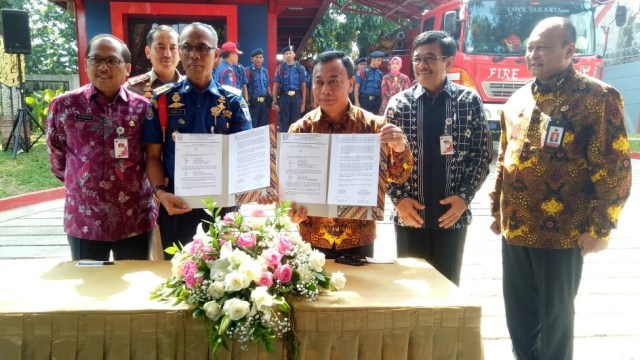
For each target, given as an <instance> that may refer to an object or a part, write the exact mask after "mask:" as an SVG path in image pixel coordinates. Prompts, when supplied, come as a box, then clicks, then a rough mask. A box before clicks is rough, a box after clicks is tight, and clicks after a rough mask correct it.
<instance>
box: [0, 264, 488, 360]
mask: <svg viewBox="0 0 640 360" xmlns="http://www.w3.org/2000/svg"><path fill="white" fill-rule="evenodd" d="M0 271H2V273H3V274H16V275H15V276H11V279H9V281H5V282H4V283H3V284H0V358H2V359H11V360H12V359H16V360H21V359H29V360H30V359H114V360H115V359H117V360H121V359H186V360H199V359H213V356H211V355H210V354H209V352H208V347H207V340H206V336H205V330H204V326H203V324H202V320H201V319H194V318H192V316H191V312H190V311H189V310H187V309H183V308H173V307H171V306H169V305H168V304H164V303H158V302H155V301H152V300H150V299H149V294H150V293H151V291H152V290H153V289H154V288H155V287H156V286H157V285H158V284H160V283H161V282H162V280H163V279H164V278H166V277H167V276H168V275H169V273H170V269H169V263H167V262H144V261H126V262H125V261H123V262H117V263H116V265H113V266H104V267H92V268H80V267H77V266H75V264H74V263H71V262H69V263H62V264H57V265H56V264H53V266H52V264H51V263H49V264H48V265H47V264H46V263H44V264H43V263H42V260H38V261H2V262H0ZM327 271H328V273H331V272H332V271H343V272H344V273H345V274H346V276H347V286H346V288H345V289H344V290H343V291H341V292H337V293H330V294H325V295H322V296H320V298H319V299H318V301H316V302H313V303H307V302H296V303H294V307H295V310H296V331H297V335H298V338H299V340H300V341H301V346H300V350H301V354H302V357H301V358H302V359H311V360H313V359H354V360H355V359H393V360H396V359H420V360H429V359H437V360H440V359H442V360H448V359H471V360H475V359H483V358H484V357H483V350H482V336H481V332H480V321H481V309H480V307H479V306H476V305H472V303H470V302H469V300H468V299H467V298H466V297H465V296H464V295H463V294H461V293H460V292H459V291H458V289H457V288H456V287H455V286H454V285H453V284H451V283H449V282H448V281H447V280H446V279H445V278H444V277H442V275H440V274H439V273H437V272H436V271H435V270H434V269H433V268H431V266H429V265H428V264H427V263H425V262H423V261H421V260H415V259H399V260H398V263H396V264H389V265H367V266H365V267H362V268H355V267H349V266H346V265H339V264H334V263H333V262H331V263H329V262H328V263H327ZM220 355H221V356H220V358H221V359H284V358H285V356H284V351H283V348H282V344H281V343H280V342H278V343H276V346H275V351H274V352H273V353H270V354H269V353H266V352H265V350H264V348H263V347H262V346H257V345H251V346H249V348H248V349H246V350H241V349H240V348H239V346H238V344H233V348H232V349H231V351H224V352H222V353H221V354H220Z"/></svg>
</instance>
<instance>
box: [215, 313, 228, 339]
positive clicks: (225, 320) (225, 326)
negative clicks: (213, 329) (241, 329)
mask: <svg viewBox="0 0 640 360" xmlns="http://www.w3.org/2000/svg"><path fill="white" fill-rule="evenodd" d="M229 326H231V317H229V315H225V316H224V317H223V318H222V321H220V327H219V328H218V335H223V334H224V332H225V331H227V329H228V328H229Z"/></svg>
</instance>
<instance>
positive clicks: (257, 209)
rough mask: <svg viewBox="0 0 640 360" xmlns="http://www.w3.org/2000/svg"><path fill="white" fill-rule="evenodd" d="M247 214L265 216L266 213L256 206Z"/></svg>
mask: <svg viewBox="0 0 640 360" xmlns="http://www.w3.org/2000/svg"><path fill="white" fill-rule="evenodd" d="M249 216H251V217H266V216H267V213H266V212H265V211H264V210H263V209H261V208H256V209H253V211H251V213H250V214H249Z"/></svg>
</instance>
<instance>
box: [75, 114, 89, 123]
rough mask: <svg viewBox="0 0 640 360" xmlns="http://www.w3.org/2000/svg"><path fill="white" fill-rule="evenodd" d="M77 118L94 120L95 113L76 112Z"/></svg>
mask: <svg viewBox="0 0 640 360" xmlns="http://www.w3.org/2000/svg"><path fill="white" fill-rule="evenodd" d="M75 119H76V120H80V121H93V115H91V114H75Z"/></svg>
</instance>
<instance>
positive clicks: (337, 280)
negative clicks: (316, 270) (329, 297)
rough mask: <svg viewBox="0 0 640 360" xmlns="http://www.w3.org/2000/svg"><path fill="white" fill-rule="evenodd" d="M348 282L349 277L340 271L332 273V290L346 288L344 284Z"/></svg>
mask: <svg viewBox="0 0 640 360" xmlns="http://www.w3.org/2000/svg"><path fill="white" fill-rule="evenodd" d="M346 283H347V278H346V277H344V274H343V273H342V272H340V271H336V272H334V273H333V274H331V283H330V286H331V290H334V291H340V290H342V289H344V285H345V284H346Z"/></svg>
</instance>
